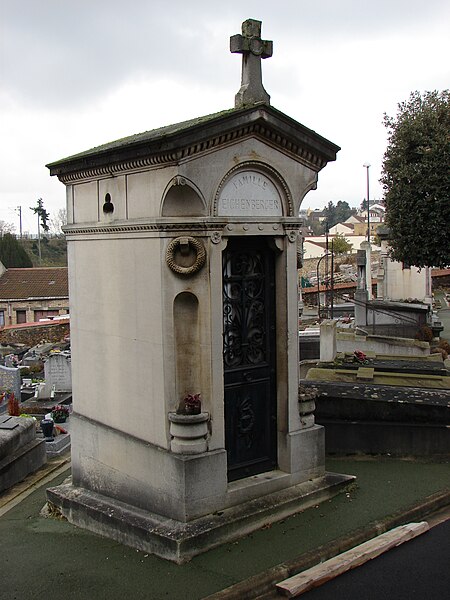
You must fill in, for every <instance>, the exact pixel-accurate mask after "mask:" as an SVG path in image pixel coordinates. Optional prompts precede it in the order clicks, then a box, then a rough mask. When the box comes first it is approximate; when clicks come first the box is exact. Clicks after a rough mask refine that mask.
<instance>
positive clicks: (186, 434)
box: [169, 412, 209, 454]
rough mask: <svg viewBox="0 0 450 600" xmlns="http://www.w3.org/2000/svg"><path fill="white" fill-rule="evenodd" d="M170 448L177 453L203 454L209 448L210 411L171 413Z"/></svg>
mask: <svg viewBox="0 0 450 600" xmlns="http://www.w3.org/2000/svg"><path fill="white" fill-rule="evenodd" d="M169 421H170V435H171V436H172V440H171V442H170V449H171V450H172V452H174V453H175V454H201V453H202V452H206V451H207V450H208V441H207V437H208V421H209V413H207V412H202V413H200V414H194V415H186V414H184V415H179V414H177V413H174V412H170V413H169Z"/></svg>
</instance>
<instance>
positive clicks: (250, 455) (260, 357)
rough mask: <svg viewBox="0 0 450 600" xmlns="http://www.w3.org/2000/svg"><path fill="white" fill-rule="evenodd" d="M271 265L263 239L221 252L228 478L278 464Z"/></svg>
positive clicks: (235, 243) (236, 241)
mask: <svg viewBox="0 0 450 600" xmlns="http://www.w3.org/2000/svg"><path fill="white" fill-rule="evenodd" d="M275 359H276V357H275V269H274V257H273V253H272V251H271V250H270V249H269V247H268V246H267V243H266V241H265V239H264V238H232V239H230V240H229V242H228V246H227V248H226V250H225V251H224V253H223V362H224V385H225V446H226V450H227V459H228V479H229V480H230V481H233V480H235V479H240V478H242V477H248V476H250V475H255V474H256V473H263V472H264V471H270V470H271V469H273V468H275V467H276V464H277V440H276V435H277V421H276V360H275Z"/></svg>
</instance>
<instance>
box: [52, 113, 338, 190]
mask: <svg viewBox="0 0 450 600" xmlns="http://www.w3.org/2000/svg"><path fill="white" fill-rule="evenodd" d="M251 135H253V136H255V137H258V138H260V139H263V140H265V141H268V142H269V143H270V144H271V145H272V146H275V147H277V148H279V149H280V150H281V151H284V152H286V153H289V154H290V155H291V156H292V157H293V158H294V159H296V160H298V161H299V162H302V163H304V164H307V165H308V166H310V167H311V168H313V169H314V170H315V171H319V170H320V169H322V168H323V167H324V166H325V164H326V163H327V162H328V161H332V160H335V159H336V154H337V152H338V151H339V150H340V148H339V146H336V145H335V144H333V143H332V142H330V141H329V140H327V139H325V138H324V137H322V136H320V135H319V134H317V133H316V132H315V131H313V130H311V129H308V128H307V127H305V126H304V125H302V124H301V123H299V122H297V121H295V120H294V119H292V118H291V117H288V116H287V115H285V114H284V113H282V112H280V111H279V110H277V109H275V108H273V107H272V106H270V105H267V104H264V103H259V104H254V105H252V106H250V107H244V108H233V109H229V110H224V111H222V112H218V113H214V114H211V115H206V116H203V117H198V118H195V119H190V120H188V121H183V122H181V123H175V124H172V125H168V126H166V127H160V128H158V129H153V130H151V131H146V132H143V133H138V134H135V135H131V136H128V137H125V138H122V139H119V140H115V141H113V142H109V143H107V144H103V145H101V146H97V147H95V148H92V149H90V150H86V151H84V152H80V153H78V154H74V155H72V156H69V157H67V158H64V159H61V160H58V161H55V162H52V163H50V164H48V165H47V167H48V168H49V169H50V174H51V175H57V176H58V177H60V178H61V179H63V180H64V179H70V174H71V173H72V174H75V173H80V172H83V171H84V172H85V171H86V170H89V169H91V170H92V169H93V172H92V173H91V176H95V175H97V174H99V175H100V174H101V173H102V172H104V173H105V174H106V173H108V172H119V171H124V170H127V169H130V168H131V169H132V168H133V164H134V165H135V166H134V168H139V167H143V166H147V165H152V164H164V163H173V162H176V161H177V160H180V159H185V158H186V157H189V156H192V155H194V154H197V153H199V152H202V151H204V150H210V149H211V148H215V147H218V146H220V145H222V144H224V143H229V142H230V141H233V140H238V139H239V138H242V137H248V136H251ZM133 161H135V163H133ZM67 176H69V177H67ZM75 178H76V177H75Z"/></svg>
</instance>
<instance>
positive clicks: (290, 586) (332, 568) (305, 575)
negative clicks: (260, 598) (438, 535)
mask: <svg viewBox="0 0 450 600" xmlns="http://www.w3.org/2000/svg"><path fill="white" fill-rule="evenodd" d="M428 530H429V525H428V523H426V522H425V521H423V522H421V523H408V524H407V525H401V526H400V527H396V528H395V529H391V531H387V532H386V533H383V534H381V535H379V536H377V537H376V538H373V539H372V540H369V541H367V542H364V543H363V544H360V545H359V546H357V547H356V548H352V549H351V550H347V552H343V553H342V554H339V555H338V556H335V557H334V558H330V559H329V560H327V561H325V562H323V563H320V564H319V565H316V566H314V567H311V569H307V570H306V571H303V572H302V573H298V575H294V576H293V577H289V579H285V580H284V581H281V582H280V583H277V589H278V591H279V592H280V593H282V594H284V595H285V596H287V597H288V598H295V597H297V596H300V594H303V593H304V592H307V591H309V590H311V589H312V588H315V587H318V586H319V585H322V584H323V583H325V582H327V581H329V580H330V579H333V578H334V577H337V576H338V575H341V574H342V573H345V572H346V571H349V570H350V569H354V568H355V567H359V566H360V565H362V564H364V563H365V562H367V561H369V560H371V559H372V558H376V557H377V556H379V555H380V554H382V553H383V552H386V551H387V550H390V549H391V548H394V547H395V546H399V545H400V544H403V542H407V541H408V540H411V539H413V538H415V537H417V536H418V535H421V534H422V533H425V532H426V531H428Z"/></svg>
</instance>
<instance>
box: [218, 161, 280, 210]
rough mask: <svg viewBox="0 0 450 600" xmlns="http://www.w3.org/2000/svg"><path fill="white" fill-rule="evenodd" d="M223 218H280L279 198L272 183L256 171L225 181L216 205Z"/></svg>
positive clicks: (245, 172)
mask: <svg viewBox="0 0 450 600" xmlns="http://www.w3.org/2000/svg"><path fill="white" fill-rule="evenodd" d="M217 214H218V215H219V216H225V217H240V216H242V217H281V216H282V215H283V205H282V201H281V196H280V194H279V192H278V190H277V188H276V187H275V185H274V184H273V182H272V181H271V180H270V179H269V178H268V177H266V176H265V175H263V174H262V173H259V172H258V171H240V172H239V173H236V174H235V175H233V177H231V179H229V180H228V181H227V183H226V184H225V185H224V187H223V188H222V190H221V192H220V195H219V200H218V203H217Z"/></svg>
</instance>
